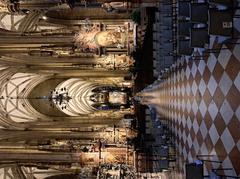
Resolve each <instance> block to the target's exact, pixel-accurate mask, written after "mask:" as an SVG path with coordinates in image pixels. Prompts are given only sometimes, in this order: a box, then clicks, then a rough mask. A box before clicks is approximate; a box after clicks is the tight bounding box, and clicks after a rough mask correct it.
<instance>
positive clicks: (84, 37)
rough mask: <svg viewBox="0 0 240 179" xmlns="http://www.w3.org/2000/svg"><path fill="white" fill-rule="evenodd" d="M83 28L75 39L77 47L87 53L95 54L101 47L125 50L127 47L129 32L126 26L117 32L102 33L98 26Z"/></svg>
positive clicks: (117, 29)
mask: <svg viewBox="0 0 240 179" xmlns="http://www.w3.org/2000/svg"><path fill="white" fill-rule="evenodd" d="M87 27H88V28H85V29H84V28H82V29H81V30H80V32H79V33H78V34H77V35H76V37H75V45H76V46H77V47H78V48H81V49H82V50H83V51H86V52H95V51H97V49H98V48H99V47H116V48H124V47H126V45H127V38H128V32H127V30H126V27H125V26H119V27H118V28H116V29H115V30H105V31H100V27H99V26H98V25H93V26H91V27H89V26H87Z"/></svg>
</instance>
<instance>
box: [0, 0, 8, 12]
mask: <svg viewBox="0 0 240 179" xmlns="http://www.w3.org/2000/svg"><path fill="white" fill-rule="evenodd" d="M0 12H9V10H8V1H7V0H0Z"/></svg>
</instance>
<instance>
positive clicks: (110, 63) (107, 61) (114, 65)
mask: <svg viewBox="0 0 240 179" xmlns="http://www.w3.org/2000/svg"><path fill="white" fill-rule="evenodd" d="M97 61H98V66H99V67H102V68H107V69H112V70H114V69H121V70H128V69H129V67H131V66H133V64H134V62H135V61H134V60H133V59H132V58H131V57H129V56H127V55H125V54H123V55H108V56H105V57H103V58H99V59H98V60H97Z"/></svg>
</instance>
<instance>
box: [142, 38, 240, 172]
mask: <svg viewBox="0 0 240 179" xmlns="http://www.w3.org/2000/svg"><path fill="white" fill-rule="evenodd" d="M239 42H240V40H239ZM213 45H214V44H213ZM226 47H227V46H225V45H224V48H226ZM146 93H150V95H153V96H154V97H155V98H157V100H152V101H148V103H152V104H154V105H155V106H156V108H157V110H158V113H159V115H163V116H165V117H167V118H168V120H171V122H172V129H173V131H175V135H176V138H177V139H176V141H177V148H178V150H179V153H180V154H181V156H183V161H192V160H194V159H196V155H198V154H204V155H213V157H212V158H211V159H214V160H220V161H222V162H223V163H222V164H221V166H220V164H216V163H209V164H206V168H205V172H208V171H210V170H211V169H212V168H217V167H223V168H233V170H227V171H225V174H228V175H238V176H240V45H233V46H232V47H231V48H230V49H227V50H226V49H222V50H221V51H220V52H219V53H214V54H212V53H211V54H209V56H208V57H207V58H206V59H205V60H195V61H194V60H193V59H188V58H181V59H179V60H178V61H177V62H176V64H174V65H173V67H172V68H171V70H170V72H169V74H168V78H167V79H166V80H165V81H164V82H161V83H160V84H158V87H157V88H155V89H153V90H149V91H148V92H146ZM182 170H184V165H182Z"/></svg>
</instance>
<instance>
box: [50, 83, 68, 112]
mask: <svg viewBox="0 0 240 179" xmlns="http://www.w3.org/2000/svg"><path fill="white" fill-rule="evenodd" d="M50 93H51V96H50V97H49V101H50V102H52V103H53V104H55V105H56V106H59V107H60V108H61V109H62V110H64V109H66V108H67V105H68V102H69V101H70V100H71V99H72V98H71V97H70V96H69V95H68V91H67V89H66V88H65V87H64V88H60V89H54V90H53V91H51V92H50ZM52 106H53V105H52Z"/></svg>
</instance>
